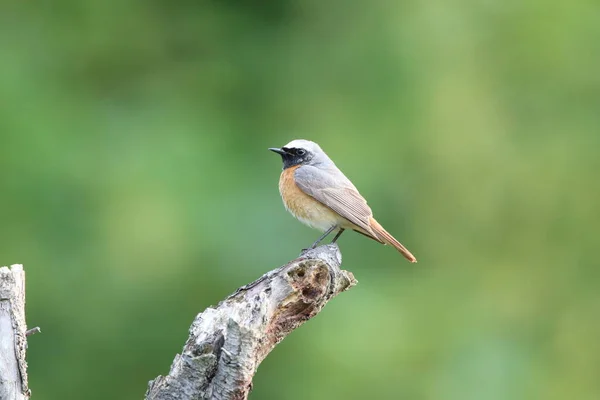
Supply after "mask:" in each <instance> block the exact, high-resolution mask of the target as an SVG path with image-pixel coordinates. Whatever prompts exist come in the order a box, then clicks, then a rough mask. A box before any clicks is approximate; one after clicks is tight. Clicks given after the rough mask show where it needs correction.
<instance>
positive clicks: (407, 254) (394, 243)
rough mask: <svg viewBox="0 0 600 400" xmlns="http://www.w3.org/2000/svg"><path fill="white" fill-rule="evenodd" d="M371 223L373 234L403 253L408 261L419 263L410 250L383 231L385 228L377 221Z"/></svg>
mask: <svg viewBox="0 0 600 400" xmlns="http://www.w3.org/2000/svg"><path fill="white" fill-rule="evenodd" d="M370 222H371V229H372V231H373V233H375V234H376V235H377V237H378V238H379V239H380V240H381V241H382V242H384V243H385V244H389V245H392V246H394V247H395V248H396V250H398V251H399V252H400V253H402V255H403V256H404V257H405V258H406V259H407V260H408V261H410V262H412V263H416V262H417V259H416V258H415V256H413V255H412V253H411V252H410V251H408V249H407V248H406V247H404V246H403V245H402V243H400V242H399V241H397V240H396V238H395V237H393V236H392V235H390V234H389V233H388V231H386V230H385V229H383V226H381V225H380V224H379V222H377V221H376V220H375V218H371V221H370Z"/></svg>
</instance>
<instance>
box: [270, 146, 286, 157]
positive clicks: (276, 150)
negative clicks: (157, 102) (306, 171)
mask: <svg viewBox="0 0 600 400" xmlns="http://www.w3.org/2000/svg"><path fill="white" fill-rule="evenodd" d="M269 150H271V151H274V152H275V153H277V154H281V155H284V154H287V153H286V151H285V150H283V149H280V148H278V147H271V148H269Z"/></svg>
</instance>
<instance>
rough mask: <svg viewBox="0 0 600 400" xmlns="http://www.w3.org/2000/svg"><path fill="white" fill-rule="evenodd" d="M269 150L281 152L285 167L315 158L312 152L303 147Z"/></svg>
mask: <svg viewBox="0 0 600 400" xmlns="http://www.w3.org/2000/svg"><path fill="white" fill-rule="evenodd" d="M269 150H271V151H274V152H275V153H278V154H281V160H282V161H283V169H286V168H289V167H293V166H295V165H300V164H306V163H307V162H309V161H310V160H311V159H312V158H313V155H312V153H311V152H309V151H308V150H306V149H302V148H288V147H282V148H280V149H277V148H271V149H269Z"/></svg>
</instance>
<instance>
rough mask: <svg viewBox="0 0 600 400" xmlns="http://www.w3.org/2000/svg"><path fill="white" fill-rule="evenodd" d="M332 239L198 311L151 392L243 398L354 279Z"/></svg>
mask: <svg viewBox="0 0 600 400" xmlns="http://www.w3.org/2000/svg"><path fill="white" fill-rule="evenodd" d="M341 261H342V256H341V253H340V251H339V248H338V247H337V245H335V244H330V245H326V246H321V247H317V248H316V249H314V250H309V251H307V252H304V253H302V254H301V255H300V257H299V258H297V259H295V260H293V261H291V262H289V263H288V264H286V265H284V266H282V267H280V268H277V269H275V270H273V271H271V272H269V273H267V274H265V275H263V276H262V277H261V278H259V279H258V280H256V281H255V282H252V283H250V284H248V285H246V286H243V287H241V288H239V289H238V290H237V291H236V292H235V293H233V294H232V295H231V296H229V297H228V298H227V299H225V300H223V301H222V302H221V303H219V305H218V306H217V307H215V308H212V307H211V308H207V309H206V310H205V311H204V312H202V313H200V314H198V316H197V317H196V319H195V320H194V322H193V323H192V326H191V327H190V332H189V338H188V340H187V342H186V344H185V346H184V348H183V352H182V354H181V355H180V354H178V355H176V356H175V360H174V361H173V364H172V365H171V370H170V372H169V375H167V376H159V377H158V378H156V379H155V380H153V381H150V383H149V385H148V391H147V392H146V400H176V399H177V400H187V399H195V400H199V399H211V400H243V399H247V398H248V394H249V393H250V391H251V389H252V377H253V376H254V374H255V372H256V369H257V368H258V366H259V364H260V363H261V361H262V360H263V359H264V358H265V357H266V356H267V354H269V352H270V351H271V350H273V348H274V347H275V345H277V343H279V342H280V341H281V340H283V338H285V337H286V336H287V335H288V334H289V333H290V332H292V331H293V330H294V329H296V328H298V327H299V326H300V325H302V324H303V323H304V322H306V321H308V320H309V319H310V318H312V317H314V316H315V315H317V314H318V313H319V311H321V309H322V308H323V307H324V306H325V304H327V302H328V301H329V300H331V299H332V298H333V297H335V296H336V295H338V294H339V293H341V292H343V291H345V290H347V289H349V288H350V287H352V286H354V285H355V284H356V280H355V279H354V276H353V275H352V273H350V272H347V271H343V270H341V269H340V265H341Z"/></svg>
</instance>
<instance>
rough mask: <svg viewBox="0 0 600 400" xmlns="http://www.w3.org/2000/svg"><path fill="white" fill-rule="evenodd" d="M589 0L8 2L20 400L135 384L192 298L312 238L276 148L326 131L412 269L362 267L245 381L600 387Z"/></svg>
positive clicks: (129, 388) (318, 389)
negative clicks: (294, 207)
mask: <svg viewBox="0 0 600 400" xmlns="http://www.w3.org/2000/svg"><path fill="white" fill-rule="evenodd" d="M599 17H600V8H599V6H598V4H597V3H595V2H592V1H588V0H573V1H570V2H558V1H554V2H546V1H541V0H524V1H511V0H509V1H505V2H498V1H480V2H474V1H468V0H458V1H453V2H443V1H440V0H433V1H430V2H417V1H405V2H398V3H393V2H392V3H390V2H387V1H380V0H375V1H372V2H342V1H339V0H338V1H336V0H334V1H328V2H322V1H310V0H309V1H306V2H294V1H279V2H268V1H259V2H252V3H251V2H234V1H220V2H216V1H208V2H202V1H178V2H172V1H165V0H153V1H146V2H141V1H133V0H121V1H116V0H107V1H100V0H95V1H87V2H81V1H73V0H54V1H52V2H49V1H39V2H27V1H25V2H17V1H13V0H8V1H5V2H3V3H2V5H0V49H1V57H0V190H1V196H0V222H1V226H2V237H1V240H0V263H2V264H3V265H8V264H11V263H23V264H24V265H25V268H26V271H27V285H28V287H27V291H28V298H27V300H28V310H27V311H28V315H27V317H28V322H29V324H30V326H35V325H39V326H41V327H42V331H43V333H42V334H40V335H36V336H34V337H32V338H31V340H30V346H29V351H28V359H29V364H30V368H29V371H30V380H31V387H32V390H33V394H34V398H35V399H39V400H44V399H75V398H85V399H89V400H93V399H133V398H141V397H142V395H143V393H144V391H145V390H146V384H147V382H148V381H149V380H150V379H153V378H154V377H155V376H156V375H158V374H165V373H166V372H167V371H168V368H169V365H170V363H171V361H172V359H173V357H174V355H175V353H176V352H178V351H180V350H181V348H182V345H183V343H184V340H185V338H186V337H187V328H188V327H189V324H190V323H191V321H192V319H193V317H194V316H195V314H196V313H197V312H199V311H201V310H203V309H204V308H206V307H207V306H209V305H211V304H216V303H217V302H218V301H220V300H221V299H222V298H223V297H224V296H226V295H227V294H229V293H231V292H232V291H233V290H235V289H236V288H237V287H238V286H241V285H243V284H245V283H248V282H249V281H251V280H253V279H255V278H257V277H258V276H260V275H261V274H263V273H264V272H266V271H268V270H270V269H272V268H274V267H276V266H279V265H281V264H282V263H285V262H286V261H287V260H289V259H291V258H293V257H295V256H296V255H297V254H298V252H299V250H300V249H301V248H302V247H305V246H306V245H307V244H309V243H311V242H312V241H313V240H314V239H315V238H316V237H317V236H318V234H319V233H318V232H316V231H312V230H310V229H308V228H306V227H303V226H301V225H300V224H299V223H298V222H296V221H294V220H293V219H292V217H291V216H289V215H288V214H287V213H286V211H285V210H284V208H283V206H282V204H281V200H280V198H279V194H278V191H277V180H278V177H279V171H280V168H281V165H280V160H279V158H278V157H277V156H276V155H274V154H272V153H269V152H268V151H267V150H266V149H267V147H272V146H281V145H283V144H285V143H287V142H288V141H289V140H291V139H294V138H306V139H312V140H315V141H317V142H319V143H320V144H321V145H322V147H323V148H324V149H325V150H326V151H327V152H328V153H329V154H330V156H331V157H332V158H333V159H334V160H335V161H336V162H337V164H338V166H340V168H341V169H342V170H343V171H344V172H345V173H346V175H348V176H349V177H350V178H351V179H352V180H353V181H354V183H355V184H356V185H357V186H358V187H359V189H360V190H361V192H362V193H363V195H365V197H367V198H368V199H369V202H370V204H371V206H372V208H373V209H374V211H375V215H376V217H377V218H378V219H379V221H380V222H382V223H383V225H384V226H386V228H387V229H388V230H389V231H390V232H392V233H393V234H395V235H396V236H397V237H398V238H399V239H400V240H401V241H402V242H403V243H404V244H405V245H406V246H407V247H408V248H409V249H410V250H411V251H413V252H414V253H415V255H416V256H417V257H418V259H419V264H417V265H416V266H412V265H410V264H408V263H407V262H405V260H403V259H402V258H401V257H400V256H399V255H398V254H397V253H396V252H395V251H393V249H391V248H386V247H382V246H380V245H378V244H377V243H375V242H372V241H368V240H365V238H364V237H362V236H360V235H356V234H352V233H350V234H346V235H344V236H343V237H342V239H341V242H340V243H341V248H342V250H343V254H344V267H345V268H346V269H349V270H351V271H353V272H354V273H355V275H356V277H357V278H358V279H359V281H360V285H359V286H358V287H356V288H355V289H353V290H352V291H350V292H348V293H347V294H344V295H343V296H341V297H339V298H337V299H335V300H334V301H333V302H332V303H331V304H330V305H329V306H328V307H327V308H326V309H325V310H324V311H323V313H322V314H321V315H319V316H318V317H317V318H315V319H314V320H312V321H310V322H309V323H308V324H307V325H306V326H304V327H302V328H301V329H299V330H298V331H296V332H294V333H293V334H292V335H291V336H290V337H289V338H287V339H286V340H285V341H284V342H282V343H281V345H280V346H279V347H277V348H276V350H275V351H274V352H273V353H272V354H271V355H270V356H269V357H268V358H267V359H266V360H265V362H264V363H263V364H262V365H261V367H260V369H259V371H258V373H257V375H256V378H255V389H254V393H253V394H252V396H251V398H253V399H278V400H296V399H314V400H319V399H365V398H371V399H432V400H434V399H435V400H437V399H445V400H452V399H457V400H458V399H460V400H465V399H466V400H468V399H477V400H481V399H486V400H488V399H489V400H496V399H511V400H518V399H527V400H531V399H544V400H554V399H581V400H587V399H598V398H600V380H598V376H599V375H600V348H599V345H598V338H599V337H600V319H599V318H598V316H599V315H600V314H599V313H600V292H599V290H598V287H599V284H600V269H599V268H598V262H597V258H596V257H597V256H596V254H595V253H596V252H597V250H598V248H599V246H598V245H599V243H598V242H599V241H598V232H597V229H598V222H600V184H599V180H598V171H600V157H599V149H600V74H599V73H598V72H599V71H600V46H599V45H598V43H600V24H599V23H598V20H599Z"/></svg>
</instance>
